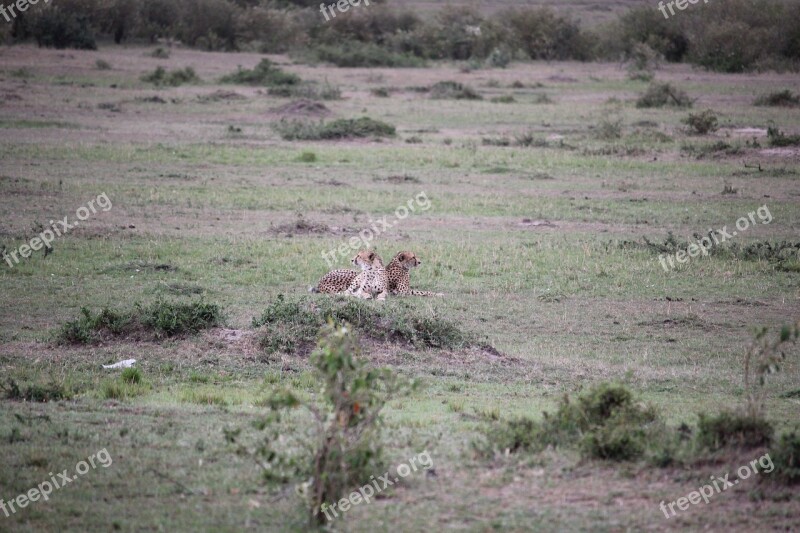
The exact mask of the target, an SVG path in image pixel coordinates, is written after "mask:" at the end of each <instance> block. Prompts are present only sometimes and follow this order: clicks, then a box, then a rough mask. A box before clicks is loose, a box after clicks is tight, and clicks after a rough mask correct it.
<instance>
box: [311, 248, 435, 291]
mask: <svg viewBox="0 0 800 533" xmlns="http://www.w3.org/2000/svg"><path fill="white" fill-rule="evenodd" d="M352 263H353V265H354V266H357V267H360V268H361V272H358V271H356V270H351V269H338V270H333V271H331V272H328V273H327V274H325V275H324V276H323V277H322V279H320V280H319V283H317V286H316V287H311V289H309V290H310V291H311V292H319V293H328V294H349V295H351V296H356V297H358V298H364V299H369V298H372V297H373V296H374V297H375V299H376V300H385V299H386V294H387V293H391V294H392V295H393V296H444V294H442V293H440V292H429V291H417V290H413V289H412V288H411V280H410V277H409V271H410V270H411V269H412V268H416V267H417V266H419V265H420V264H422V261H420V260H419V259H417V256H416V255H415V254H414V252H408V251H405V252H400V253H398V254H397V255H396V256H394V258H393V259H392V261H391V262H390V263H389V266H387V267H384V266H383V260H382V259H381V257H380V256H379V255H378V254H377V253H375V252H374V251H367V250H361V251H360V252H358V254H356V256H355V257H354V258H353V260H352Z"/></svg>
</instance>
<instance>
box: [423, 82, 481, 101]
mask: <svg viewBox="0 0 800 533" xmlns="http://www.w3.org/2000/svg"><path fill="white" fill-rule="evenodd" d="M430 98H433V99H436V100H444V99H449V100H483V97H482V96H481V95H480V94H479V93H478V92H477V91H475V89H473V88H472V87H470V86H468V85H463V84H461V83H458V82H456V81H440V82H438V83H435V84H434V85H433V86H432V87H431V89H430Z"/></svg>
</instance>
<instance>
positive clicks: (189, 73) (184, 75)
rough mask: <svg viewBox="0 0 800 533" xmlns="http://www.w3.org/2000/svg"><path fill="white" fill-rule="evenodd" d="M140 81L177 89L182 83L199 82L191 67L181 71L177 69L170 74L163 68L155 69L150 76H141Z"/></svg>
mask: <svg viewBox="0 0 800 533" xmlns="http://www.w3.org/2000/svg"><path fill="white" fill-rule="evenodd" d="M141 80H142V81H145V82H148V83H152V84H154V85H156V86H162V85H168V86H170V87H178V86H180V85H183V84H184V83H199V82H200V78H198V77H197V74H196V73H195V71H194V69H193V68H192V67H186V68H185V69H182V70H181V69H177V70H173V71H170V72H167V71H166V70H165V69H164V67H156V69H155V70H154V71H153V72H151V73H150V74H144V75H142V77H141Z"/></svg>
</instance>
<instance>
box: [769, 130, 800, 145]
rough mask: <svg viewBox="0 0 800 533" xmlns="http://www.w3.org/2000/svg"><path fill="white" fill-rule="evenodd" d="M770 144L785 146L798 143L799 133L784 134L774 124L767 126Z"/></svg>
mask: <svg viewBox="0 0 800 533" xmlns="http://www.w3.org/2000/svg"><path fill="white" fill-rule="evenodd" d="M767 138H768V139H769V144H770V146H776V147H785V146H796V145H800V135H786V134H785V133H783V132H782V131H781V130H780V129H778V128H777V127H775V126H770V127H769V128H767Z"/></svg>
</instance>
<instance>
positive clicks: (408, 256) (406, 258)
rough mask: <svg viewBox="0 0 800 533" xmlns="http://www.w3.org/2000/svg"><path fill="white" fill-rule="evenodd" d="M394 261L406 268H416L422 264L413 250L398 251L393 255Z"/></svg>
mask: <svg viewBox="0 0 800 533" xmlns="http://www.w3.org/2000/svg"><path fill="white" fill-rule="evenodd" d="M394 261H397V262H398V263H400V266H402V267H403V268H405V269H406V270H411V269H412V268H416V267H418V266H419V265H421V264H422V261H420V260H419V259H417V256H416V255H415V254H414V252H409V251H405V252H400V253H398V254H397V255H396V256H394Z"/></svg>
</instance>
